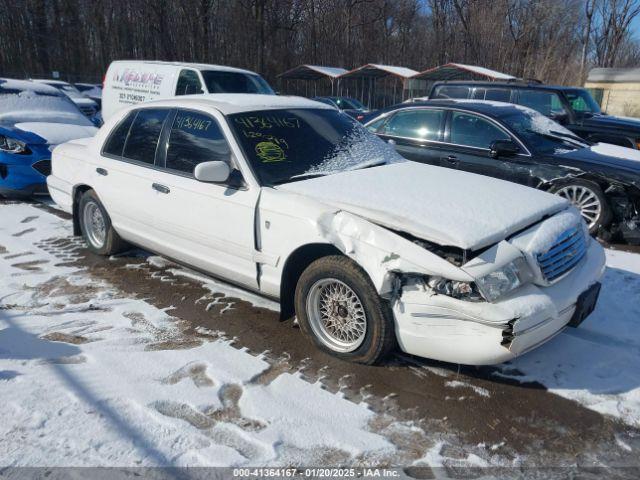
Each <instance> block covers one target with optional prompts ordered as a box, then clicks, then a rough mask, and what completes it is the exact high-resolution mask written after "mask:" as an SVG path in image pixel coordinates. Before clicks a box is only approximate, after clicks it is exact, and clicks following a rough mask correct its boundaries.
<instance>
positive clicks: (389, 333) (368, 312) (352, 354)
mask: <svg viewBox="0 0 640 480" xmlns="http://www.w3.org/2000/svg"><path fill="white" fill-rule="evenodd" d="M295 309H296V316H297V317H298V322H299V324H300V328H301V330H302V332H303V333H304V335H305V336H306V337H308V338H309V339H310V340H311V341H312V342H313V343H314V344H315V345H316V346H317V347H318V348H320V349H321V350H323V351H325V352H327V353H329V354H331V355H333V356H335V357H338V358H342V359H344V360H349V361H352V362H357V363H364V364H367V365H373V364H376V363H380V362H381V361H382V360H384V358H385V357H386V356H387V355H388V354H389V353H390V352H391V350H392V349H393V347H394V346H395V344H396V338H395V332H394V321H393V315H392V313H391V309H390V307H389V305H388V304H387V303H386V302H385V301H384V300H383V299H382V298H380V296H379V295H378V292H377V291H376V290H375V288H374V286H373V284H372V283H371V280H370V279H369V277H368V275H367V274H366V272H365V271H364V270H363V269H362V268H361V267H360V266H359V265H357V264H356V263H355V262H354V261H353V260H351V259H350V258H347V257H343V256H339V255H334V256H328V257H323V258H320V259H318V260H316V261H315V262H313V263H312V264H311V265H309V266H308V267H307V268H306V270H305V271H304V272H303V273H302V275H301V276H300V279H299V280H298V284H297V285H296V293H295Z"/></svg>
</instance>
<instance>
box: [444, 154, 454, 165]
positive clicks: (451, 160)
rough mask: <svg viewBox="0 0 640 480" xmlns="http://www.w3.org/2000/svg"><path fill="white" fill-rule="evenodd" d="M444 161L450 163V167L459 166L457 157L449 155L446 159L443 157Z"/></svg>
mask: <svg viewBox="0 0 640 480" xmlns="http://www.w3.org/2000/svg"><path fill="white" fill-rule="evenodd" d="M442 160H444V162H445V163H448V164H449V165H457V164H458V157H456V156H455V155H448V156H446V157H442Z"/></svg>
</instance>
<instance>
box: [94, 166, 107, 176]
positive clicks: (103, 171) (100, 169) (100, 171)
mask: <svg viewBox="0 0 640 480" xmlns="http://www.w3.org/2000/svg"><path fill="white" fill-rule="evenodd" d="M96 172H97V173H98V175H102V176H103V177H106V176H107V175H109V172H107V171H106V170H105V169H104V168H96Z"/></svg>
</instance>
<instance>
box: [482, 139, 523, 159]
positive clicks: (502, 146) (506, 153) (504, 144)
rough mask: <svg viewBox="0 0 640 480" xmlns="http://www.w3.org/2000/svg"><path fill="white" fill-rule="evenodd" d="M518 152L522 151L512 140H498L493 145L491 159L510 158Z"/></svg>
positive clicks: (490, 153)
mask: <svg viewBox="0 0 640 480" xmlns="http://www.w3.org/2000/svg"><path fill="white" fill-rule="evenodd" d="M518 152H520V149H519V148H518V146H517V145H516V144H515V143H513V142H512V141H511V140H496V141H495V142H493V143H492V144H491V148H490V150H489V155H491V158H498V157H510V156H513V155H515V154H516V153H518Z"/></svg>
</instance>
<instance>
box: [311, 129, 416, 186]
mask: <svg viewBox="0 0 640 480" xmlns="http://www.w3.org/2000/svg"><path fill="white" fill-rule="evenodd" d="M402 161H404V158H402V157H401V156H400V154H398V152H396V150H395V149H394V148H393V146H391V145H389V144H388V143H386V142H384V141H382V140H381V139H380V138H378V137H376V136H375V135H373V134H372V133H370V132H368V131H367V130H365V129H364V128H362V127H361V126H360V125H357V126H356V128H354V129H353V130H352V131H351V132H350V134H349V135H347V136H346V137H344V138H343V139H342V141H341V142H340V143H338V144H336V146H335V149H334V150H333V151H332V152H331V153H330V154H328V155H326V156H325V157H324V159H323V160H322V162H320V163H319V164H317V165H313V166H312V167H311V168H309V169H308V170H307V171H306V172H305V173H304V175H308V174H330V173H336V172H343V171H346V170H357V169H358V168H364V167H367V166H370V165H377V164H380V163H397V162H402Z"/></svg>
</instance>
